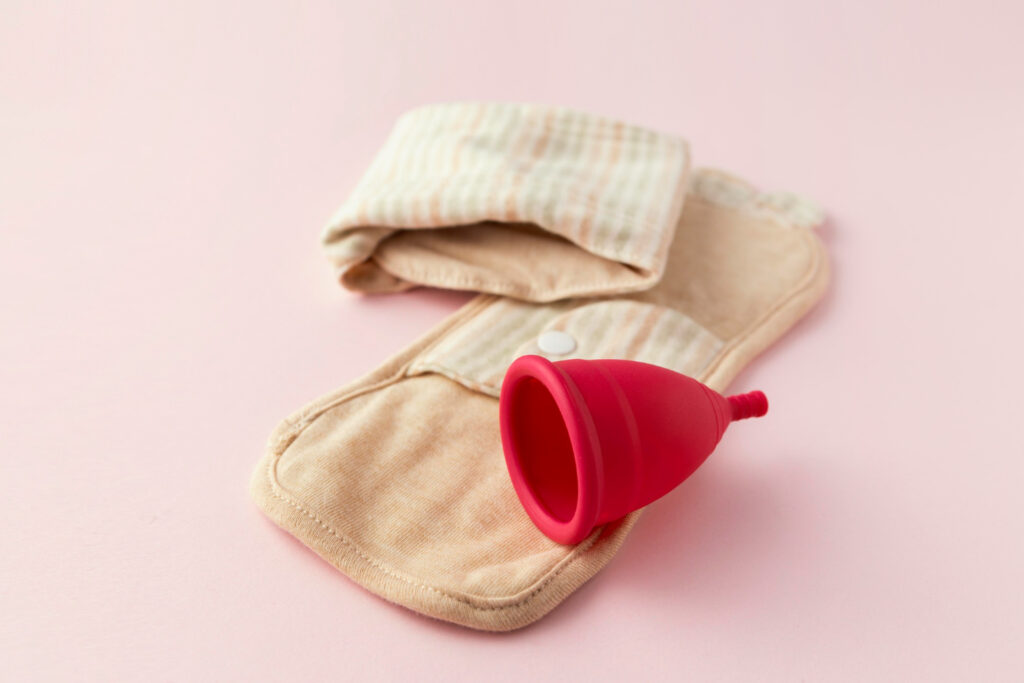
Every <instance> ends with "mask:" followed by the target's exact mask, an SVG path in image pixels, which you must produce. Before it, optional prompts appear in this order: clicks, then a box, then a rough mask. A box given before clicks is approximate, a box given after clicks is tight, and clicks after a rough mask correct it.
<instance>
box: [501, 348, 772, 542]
mask: <svg viewBox="0 0 1024 683" xmlns="http://www.w3.org/2000/svg"><path fill="white" fill-rule="evenodd" d="M500 412H501V440H502V445H503V447H504V450H505V462H506V464H507V465H508V471H509V474H510V475H511V477H512V484H513V486H515V490H516V494H518V496H519V500H520V501H522V503H523V507H524V508H526V512H527V514H529V515H530V518H531V519H532V520H533V521H534V523H535V524H536V525H537V527H538V528H539V529H540V530H541V531H543V532H544V533H545V534H546V535H547V536H548V537H549V538H551V539H552V540H554V541H557V542H559V543H566V544H571V543H579V542H580V541H582V540H583V539H584V538H586V537H587V536H588V535H590V532H591V531H592V530H593V529H594V528H595V527H597V526H599V525H601V524H604V523H606V522H610V521H612V520H615V519H619V518H620V517H623V516H625V515H627V514H628V513H630V512H632V511H633V510H636V509H639V508H641V507H644V506H645V505H647V504H649V503H651V502H653V501H655V500H657V499H658V498H660V497H662V496H663V495H665V494H666V493H668V492H669V491H671V490H672V489H674V488H675V487H676V486H678V485H679V484H680V483H682V481H683V480H684V479H686V478H687V477H688V476H690V475H691V474H693V472H694V470H696V469H697V468H698V467H699V466H700V464H701V463H702V462H704V460H705V459H707V457H708V456H709V455H710V454H711V451H712V450H714V448H715V446H716V445H717V444H718V441H719V440H720V439H721V438H722V434H723V433H724V432H725V429H726V427H728V426H729V423H730V422H732V421H733V420H742V419H744V418H747V417H760V416H762V415H764V414H765V413H766V412H768V400H767V399H766V398H765V395H764V394H763V393H761V392H760V391H752V392H750V393H748V394H741V395H738V396H730V397H729V398H725V397H724V396H722V395H721V394H719V393H718V392H716V391H714V390H712V389H709V388H708V387H706V386H705V385H704V384H702V383H701V382H698V381H697V380H695V379H693V378H691V377H687V376H686V375H681V374H679V373H678V372H673V371H671V370H668V369H666V368H662V367H659V366H657V365H650V364H648V363H639V362H636V361H628V360H579V359H573V360H563V361H556V362H552V361H549V360H547V359H546V358H542V357H540V356H522V357H520V358H517V359H516V360H515V362H513V363H512V365H511V366H510V367H509V369H508V372H507V373H506V374H505V381H504V382H503V383H502V386H501V406H500Z"/></svg>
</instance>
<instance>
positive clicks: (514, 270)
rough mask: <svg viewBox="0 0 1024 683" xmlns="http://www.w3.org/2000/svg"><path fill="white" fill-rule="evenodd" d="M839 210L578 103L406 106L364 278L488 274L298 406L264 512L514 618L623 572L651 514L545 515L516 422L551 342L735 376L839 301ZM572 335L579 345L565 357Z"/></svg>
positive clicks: (427, 607)
mask: <svg viewBox="0 0 1024 683" xmlns="http://www.w3.org/2000/svg"><path fill="white" fill-rule="evenodd" d="M820 220H821V218H820V212H818V211H817V210H816V209H815V208H814V207H813V206H812V205H810V204H809V203H807V202H806V201H804V200H801V199H799V198H797V197H796V196H794V195H791V194H785V193H783V194H765V193H762V192H759V191H758V190H756V189H754V188H753V187H752V186H750V185H749V184H747V183H745V182H743V181H740V180H738V179H736V178H734V177H732V176H729V175H727V174H724V173H722V172H718V171H712V170H698V171H695V172H692V173H691V172H690V164H689V154H688V150H687V147H686V145H685V143H683V142H682V141H681V140H679V139H676V138H673V137H672V136H667V135H662V134H658V133H653V132H651V131H646V130H643V129H641V128H636V127H632V126H628V125H625V124H622V123H618V122H615V121H610V120H607V119H604V118H600V117H596V116H592V115H588V114H583V113H580V112H574V111H571V110H566V109H560V108H550V107H540V106H533V105H508V104H455V105H439V106H431V107H425V108H421V109H417V110H414V111H413V112H410V113H409V114H406V115H405V116H404V117H402V119H401V120H400V121H399V123H398V125H397V126H396V128H395V131H394V133H393V134H392V137H391V138H390V139H389V140H388V142H387V143H386V144H385V145H384V148H383V149H382V151H381V153H380V154H379V155H378V157H377V158H376V159H375V161H374V162H373V164H372V165H371V168H370V170H369V171H368V172H367V174H366V176H365V177H364V178H363V180H362V181H361V182H360V184H359V186H358V187H357V188H356V190H355V191H354V192H353V194H352V196H351V198H350V199H349V201H348V202H346V203H345V205H344V206H342V208H341V209H340V211H339V212H338V214H337V215H336V216H335V217H334V219H333V220H332V221H331V223H330V225H329V226H328V228H327V229H326V231H325V233H324V242H325V244H326V246H327V250H328V254H329V256H330V258H331V261H332V262H333V263H334V265H335V267H336V268H337V271H338V276H339V281H340V282H341V284H342V285H344V286H345V287H347V288H349V289H353V290H356V291H363V292H390V291H400V290H403V289H407V288H409V287H413V286H417V285H430V286H439V287H448V288H455V289H471V290H476V291H480V292H484V293H483V294H481V295H480V296H478V297H477V298H475V299H473V300H472V301H471V302H469V303H468V304H467V305H466V306H464V307H463V308H462V309H460V310H459V311H457V312H456V313H454V314H453V315H452V316H450V317H449V318H448V319H446V320H445V321H443V322H442V323H441V324H439V325H438V326H437V327H435V328H434V329H433V330H431V331H429V332H428V333H427V334H425V335H424V336H423V337H422V338H420V339H419V340H417V341H415V342H414V343H413V344H411V345H410V346H409V347H408V348H406V349H405V350H404V351H402V352H401V353H399V354H397V355H396V356H395V357H393V358H391V359H389V360H388V361H386V362H385V363H384V364H383V365H381V366H380V367H379V368H378V369H377V370H375V371H373V372H371V373H370V374H369V375H367V376H365V377H363V378H361V379H359V380H356V381H355V382H353V383H351V384H349V385H348V386H345V387H343V388H341V389H339V390H338V391H336V392H334V393H332V394H330V395H328V396H325V397H323V398H321V399H319V400H317V401H314V402H313V403H311V404H309V405H308V406H306V407H304V408H302V409H301V410H299V411H298V412H296V413H294V414H293V415H291V416H290V417H288V418H287V419H286V420H284V421H283V422H282V423H281V424H280V425H279V426H278V428H277V429H276V430H275V432H274V434H273V435H272V437H271V439H270V443H269V447H268V450H267V452H266V454H265V455H264V457H263V458H262V460H261V461H260V462H259V464H258V465H257V467H256V470H255V472H254V473H253V476H252V480H251V491H252V495H253V497H254V498H255V500H256V502H257V503H258V504H259V505H260V507H261V508H262V509H263V510H264V512H265V513H266V514H267V515H268V516H269V517H270V518H271V519H273V520H274V521H275V522H276V523H277V524H279V525H280V526H281V527H282V528H284V529H286V530H287V531H289V532H290V533H292V534H293V535H295V536H296V537H297V538H299V539H300V540H301V541H302V542H303V543H305V544H306V545H307V546H309V547H310V548H312V549H313V550H314V551H315V552H317V553H318V554H319V555H320V556H321V557H323V558H324V559H326V560H327V561H328V562H330V563H331V564H332V565H334V566H335V567H337V568H338V569H339V570H341V571H342V572H343V573H345V574H346V575H348V576H349V577H350V578H351V579H352V580H354V581H355V582H357V583H359V584H360V585H362V586H364V587H365V588H367V589H368V590H370V591H372V592H374V593H376V594H377V595H379V596H381V597H383V598H385V599H386V600H389V601H391V602H394V603H397V604H400V605H403V606H405V607H408V608H410V609H412V610H415V611H417V612H420V613H422V614H425V615H427V616H431V617H435V618H438V619H443V620H446V621H450V622H454V623H457V624H462V625H464V626H468V627H471V628H476V629H483V630H489V631H509V630H512V629H516V628H519V627H522V626H525V625H527V624H530V623H532V622H534V621H536V620H537V619H539V618H541V617H542V616H543V615H545V614H547V613H548V612H549V611H551V610H552V609H553V608H554V607H555V606H557V605H558V604H559V603H560V602H561V601H562V600H564V599H565V598H566V597H567V596H568V595H569V594H570V593H572V592H573V591H574V590H575V589H576V588H578V587H579V586H580V585H582V584H583V583H584V582H585V581H587V579H589V578H590V577H591V576H593V575H594V574H595V573H596V572H597V571H599V570H600V569H601V568H602V567H603V566H604V565H605V564H606V563H607V562H608V561H609V560H610V559H611V558H612V556H613V555H614V554H615V553H616V552H617V551H618V549H619V547H620V546H621V545H622V543H623V541H624V540H625V538H626V536H627V535H628V534H629V531H630V529H632V527H633V525H634V524H635V523H636V522H637V520H638V519H639V518H640V516H641V514H642V511H637V512H635V513H632V514H631V515H629V516H627V517H626V518H624V519H622V520H619V521H616V522H613V523H609V524H607V525H605V526H603V527H600V528H598V529H595V530H594V532H593V533H592V534H591V535H590V536H589V537H588V538H587V539H586V540H584V541H583V542H582V543H580V544H578V545H576V546H563V545H559V544H557V543H555V542H553V541H551V540H550V539H548V538H547V537H546V536H544V535H543V534H542V533H541V532H540V531H539V530H537V528H536V527H534V525H533V523H532V522H531V521H530V519H529V518H528V517H527V515H526V513H525V512H524V511H523V509H522V507H521V505H520V503H519V501H518V499H517V498H516V495H515V492H514V490H513V488H512V484H511V481H510V479H509V476H508V473H507V471H506V468H505V462H504V457H503V454H502V448H501V439H500V435H499V427H498V401H497V396H498V393H499V389H500V385H501V380H502V377H503V376H504V372H505V370H506V368H507V367H508V365H509V364H510V363H511V362H512V360H513V359H514V358H516V357H518V356H520V355H523V354H527V353H535V354H539V355H546V356H547V357H548V358H550V359H551V360H560V359H564V358H627V359H633V360H640V361H645V362H649V363H655V364H658V365H662V366H665V367H668V368H671V369H673V370H676V371H679V372H683V373H685V374H688V375H691V376H693V377H696V378H698V379H700V380H701V381H704V382H705V383H707V384H709V385H710V386H711V387H712V388H714V389H716V390H719V391H723V390H724V389H725V387H726V385H727V384H728V382H729V381H730V380H731V379H732V378H733V377H734V376H735V375H736V374H737V373H738V372H739V371H740V370H741V369H742V368H743V366H744V365H745V364H746V363H747V362H749V361H750V359H751V358H753V357H754V356H756V355H757V354H758V353H760V352H761V351H762V350H764V349H765V348H766V347H767V346H769V345H770V344H771V343H773V342H774V341H775V340H776V339H777V338H778V337H779V336H780V335H782V334H783V333H784V332H785V331H786V330H787V329H788V328H789V327H790V326H791V325H793V324H794V323H795V322H796V321H797V320H798V319H799V318H800V317H801V316H802V315H803V314H804V313H805V312H806V311H807V310H808V309H809V308H810V307H811V306H812V305H813V304H814V303H815V301H817V300H818V298H820V296H821V295H822V293H823V292H824V290H825V287H826V284H827V279H828V278H827V271H828V269H827V262H826V258H825V253H824V249H823V247H822V245H821V243H820V241H819V240H818V239H817V237H816V236H815V234H814V232H813V230H812V229H813V227H815V226H816V225H817V224H818V223H819V222H820ZM550 330H560V331H563V332H565V333H567V334H569V335H571V336H572V337H573V339H574V340H575V341H576V348H575V349H574V350H573V351H572V352H571V353H568V354H566V355H561V356H558V355H552V354H544V353H543V352H542V351H541V350H540V348H539V347H538V346H537V339H538V336H539V335H540V334H542V333H544V332H546V331H550Z"/></svg>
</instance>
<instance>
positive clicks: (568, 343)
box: [537, 330, 576, 356]
mask: <svg viewBox="0 0 1024 683" xmlns="http://www.w3.org/2000/svg"><path fill="white" fill-rule="evenodd" d="M537 346H538V347H539V348H540V350H541V351H543V352H544V353H547V354H551V355H552V356H564V355H565V354H567V353H572V352H573V351H575V350H576V340H575V339H573V338H572V335H571V334H569V333H568V332H562V331H561V330H548V331H547V332H544V333H542V334H541V335H540V337H538V338H537Z"/></svg>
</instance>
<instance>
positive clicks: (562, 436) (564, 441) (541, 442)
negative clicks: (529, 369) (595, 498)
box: [509, 377, 579, 522]
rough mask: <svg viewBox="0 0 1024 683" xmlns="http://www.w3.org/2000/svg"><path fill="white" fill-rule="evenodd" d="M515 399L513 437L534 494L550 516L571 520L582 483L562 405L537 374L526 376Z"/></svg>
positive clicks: (525, 478)
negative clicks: (559, 406)
mask: <svg viewBox="0 0 1024 683" xmlns="http://www.w3.org/2000/svg"><path fill="white" fill-rule="evenodd" d="M511 400H512V405H511V406H510V408H511V410H510V413H509V414H510V415H511V416H512V424H511V427H512V429H511V437H512V439H513V441H514V444H513V445H514V452H515V457H516V460H517V462H518V464H519V468H520V471H521V472H522V475H523V479H524V480H525V482H526V484H527V486H528V488H529V492H530V495H531V496H532V497H533V499H534V501H535V502H536V503H537V504H538V506H539V507H541V508H542V509H543V510H544V511H546V512H547V514H548V515H549V516H550V517H552V518H553V519H555V520H557V521H559V522H568V521H570V520H571V519H572V518H573V515H574V514H575V511H576V504H577V500H578V498H579V482H578V474H577V471H576V457H575V454H574V452H573V447H572V442H571V441H570V439H569V432H568V430H567V428H566V425H565V419H564V417H563V416H562V413H561V411H560V410H559V408H558V404H557V403H556V402H555V398H554V397H553V396H552V395H551V392H550V391H549V390H548V388H547V387H546V386H545V385H544V384H543V383H542V382H541V381H540V380H538V379H536V378H534V377H523V378H522V379H521V380H520V381H519V382H518V384H517V386H516V390H515V391H514V392H513V394H512V396H511Z"/></svg>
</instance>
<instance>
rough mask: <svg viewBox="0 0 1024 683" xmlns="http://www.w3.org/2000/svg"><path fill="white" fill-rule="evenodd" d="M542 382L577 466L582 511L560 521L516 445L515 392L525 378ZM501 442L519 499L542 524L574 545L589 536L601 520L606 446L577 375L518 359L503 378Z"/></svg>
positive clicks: (547, 362) (538, 361)
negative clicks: (529, 475)
mask: <svg viewBox="0 0 1024 683" xmlns="http://www.w3.org/2000/svg"><path fill="white" fill-rule="evenodd" d="M528 378H532V379H536V380H538V381H539V382H540V383H541V384H542V385H544V388H545V389H547V391H548V392H549V393H550V394H551V397H552V398H553V399H554V401H555V405H556V407H557V408H558V412H559V413H560V414H561V416H562V420H563V421H564V423H565V428H566V432H567V433H568V435H569V443H570V444H571V446H572V453H573V460H574V462H575V464H576V487H577V497H576V509H575V510H574V511H573V515H572V517H570V518H569V519H567V520H560V519H558V518H556V517H554V516H553V515H552V514H551V512H550V511H549V510H548V509H547V508H546V507H545V506H544V505H543V504H542V503H541V502H540V501H539V500H538V499H537V496H536V495H535V494H534V491H533V488H532V487H531V486H530V484H529V483H528V482H527V480H526V476H525V474H524V473H523V469H522V465H521V464H520V462H519V458H518V457H517V454H516V452H515V448H514V447H513V439H512V415H511V413H512V396H513V394H514V392H515V391H516V389H517V387H518V386H519V385H520V384H521V383H522V381H523V380H525V379H528ZM500 404H501V405H500V421H501V442H502V448H503V450H504V453H505V464H506V466H507V467H508V471H509V475H510V477H511V478H512V486H513V487H514V488H515V491H516V495H517V496H518V497H519V501H520V502H521V503H522V504H523V508H524V509H525V510H526V514H527V515H529V517H530V519H532V520H533V523H534V524H536V525H537V528H538V529H540V530H541V531H542V532H544V535H546V536H547V537H548V538H550V539H552V540H553V541H557V542H558V543H563V544H567V545H569V544H574V543H579V542H580V541H582V540H583V539H584V538H586V537H587V536H588V535H589V534H590V532H591V531H592V530H593V528H594V525H595V523H596V522H597V515H598V510H599V486H600V473H601V468H600V460H601V449H600V445H599V442H598V439H597V431H596V429H595V428H594V423H593V419H592V417H591V416H590V411H589V409H588V408H587V404H586V402H585V401H584V400H583V397H582V395H581V394H580V392H579V389H578V388H577V387H576V385H575V383H574V382H573V381H572V379H571V378H570V377H569V376H568V375H567V374H565V373H563V372H562V371H561V370H559V369H558V366H556V365H555V364H554V363H552V362H551V361H550V360H548V359H547V358H544V357H543V356H535V355H527V356H520V357H519V358H517V359H516V360H515V361H514V362H513V363H512V365H511V366H509V369H508V371H507V372H506V373H505V379H504V381H503V382H502V387H501V397H500Z"/></svg>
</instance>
